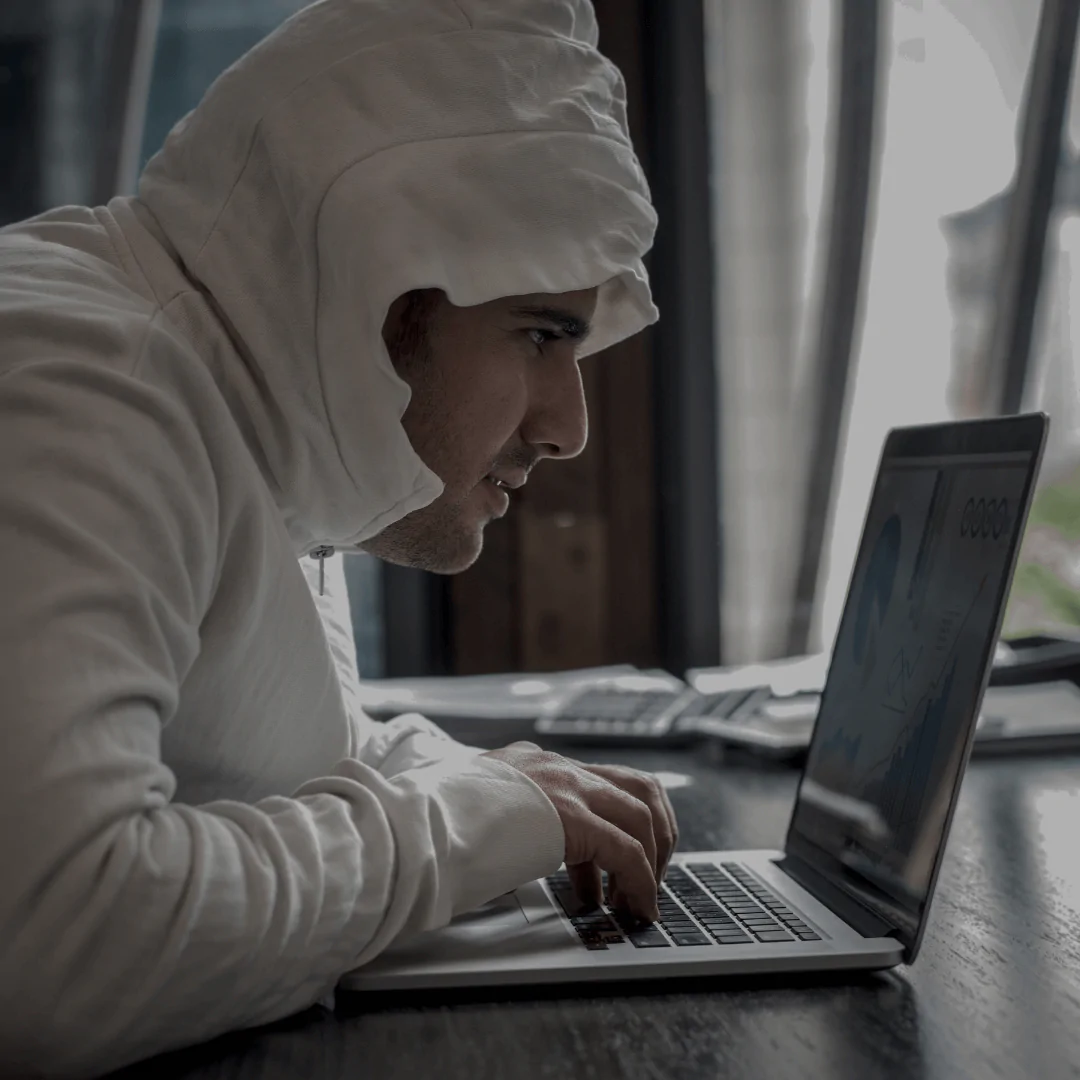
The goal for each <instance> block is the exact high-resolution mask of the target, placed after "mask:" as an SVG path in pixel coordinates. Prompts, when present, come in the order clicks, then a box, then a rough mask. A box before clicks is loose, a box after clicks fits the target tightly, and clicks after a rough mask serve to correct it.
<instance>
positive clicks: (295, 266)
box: [0, 0, 655, 1075]
mask: <svg viewBox="0 0 1080 1080" xmlns="http://www.w3.org/2000/svg"><path fill="white" fill-rule="evenodd" d="M595 43H596V26H595V23H594V18H593V14H592V11H591V8H590V7H589V6H588V4H587V3H586V2H585V0H459V2H455V0H326V2H324V3H320V4H316V5H314V6H313V7H311V8H308V9H306V10H305V11H303V12H301V13H300V14H299V15H297V16H296V17H295V18H293V19H291V20H290V21H289V22H288V23H286V24H285V26H284V27H283V28H282V29H281V30H279V31H278V32H277V33H275V34H274V35H272V36H271V37H270V38H269V39H267V41H265V42H264V43H263V44H262V45H260V46H259V47H258V48H257V49H256V50H255V51H254V52H253V53H251V54H249V55H248V56H247V57H245V58H244V59H243V60H241V61H240V63H239V64H237V65H236V66H235V67H234V68H232V69H231V70H230V71H229V72H227V73H226V74H225V75H224V76H223V77H222V78H221V79H220V80H219V81H218V82H217V83H216V84H215V85H214V87H213V88H212V89H211V90H210V92H209V93H208V95H207V97H206V99H205V100H204V101H203V103H202V104H201V105H200V106H199V107H198V108H197V109H196V110H195V111H194V113H193V114H191V115H190V116H189V117H187V118H186V119H185V120H183V121H182V122H181V123H180V124H179V125H178V126H177V128H176V130H175V131H174V132H173V133H172V135H171V136H170V137H169V140H168V142H167V144H166V146H165V148H164V150H163V151H162V152H161V153H160V154H159V155H157V157H155V158H154V159H153V161H152V162H151V163H150V165H149V166H148V168H147V170H146V172H145V174H144V175H143V177H142V180H141V183H140V187H139V194H138V197H136V198H131V199H128V198H121V199H115V200H113V201H112V202H111V203H110V204H109V205H108V206H107V207H98V208H96V209H85V208H65V209H61V210H57V211H54V212H51V213H48V214H45V215H43V216H41V217H39V218H36V219H34V220H32V221H29V222H24V223H22V224H20V225H16V226H13V227H11V228H9V229H6V230H3V231H0V462H2V471H0V598H2V601H0V733H2V752H0V867H2V870H0V1074H3V1075H13V1074H16V1075H26V1074H30V1073H33V1072H37V1071H41V1072H44V1073H47V1074H51V1075H89V1074H93V1073H97V1072H100V1071H103V1070H106V1069H111V1068H114V1067H117V1066H120V1065H122V1064H124V1063H125V1062H128V1061H131V1060H135V1059H138V1058H141V1057H144V1056H146V1055H149V1054H152V1053H155V1052H157V1051H161V1050H165V1049H168V1048H171V1047H176V1046H180V1045H182V1044H187V1043H192V1042H195V1041H198V1040H202V1039H206V1038H209V1037H211V1036H213V1035H215V1034H217V1033H219V1032H222V1031H225V1030H227V1029H231V1028H236V1027H240V1026H245V1025H252V1024H258V1023H263V1022H266V1021H270V1020H273V1019H275V1018H277V1017H281V1016H283V1015H286V1014H288V1013H290V1012H293V1011H296V1010H298V1009H301V1008H303V1007H305V1006H307V1005H309V1004H310V1003H312V1002H314V1001H316V1000H318V999H320V998H322V997H323V996H325V995H326V994H327V993H328V992H330V991H332V990H333V987H334V985H335V983H336V981H337V980H338V979H339V978H340V976H341V975H342V973H344V972H345V971H347V970H348V969H350V968H353V967H355V966H357V965H359V964H363V963H364V962H365V961H368V960H370V959H371V958H372V957H374V956H375V955H376V954H377V953H379V952H380V950H382V949H384V948H385V947H386V946H387V945H388V944H389V943H390V942H391V941H393V940H394V939H395V938H398V937H399V936H400V935H402V934H406V933H413V932H417V931H420V930H423V929H428V928H432V927H435V926H438V925H440V924H443V923H445V922H447V921H448V920H449V919H450V918H451V917H452V916H453V915H454V914H455V913H458V912H461V911H463V910H465V909H468V908H469V907H472V906H475V905H476V904H479V903H482V902H484V901H486V900H488V899H490V898H491V897H493V896H495V895H497V894H499V893H502V892H504V891H506V890H508V889H510V888H513V887H515V886H517V885H520V884H522V883H523V882H525V881H527V880H529V879H531V878H533V877H536V876H539V875H542V874H545V873H548V872H550V871H552V870H554V869H555V868H556V867H557V866H558V865H559V863H560V861H561V857H562V852H563V837H562V830H561V827H560V823H559V819H558V815H557V814H556V812H555V810H554V808H553V807H552V805H551V803H550V802H549V801H548V800H547V798H546V797H545V796H544V794H543V793H542V792H541V791H540V789H539V788H537V787H536V786H535V785H534V784H532V782H531V781H529V780H527V779H526V778H525V777H524V776H522V775H521V774H519V773H517V772H516V771H515V770H513V769H511V768H510V767H509V766H506V765H504V764H503V763H501V762H496V761H492V760H491V759H487V758H481V757H476V756H475V754H473V753H471V752H469V751H467V750H465V748H461V747H458V746H457V744H455V743H453V742H451V741H449V740H446V739H445V738H440V737H439V736H438V734H437V732H436V731H435V729H433V728H431V727H430V726H429V725H426V724H425V722H424V721H422V720H420V719H419V718H415V717H414V718H411V719H408V720H405V721H399V722H397V723H395V724H391V725H386V726H385V727H383V726H381V725H372V724H371V723H370V721H368V720H367V718H365V717H364V716H363V715H362V713H361V712H360V711H359V709H357V708H355V702H353V701H351V700H350V698H349V696H348V695H347V694H343V687H342V684H341V681H340V680H339V678H338V676H337V674H336V673H335V667H334V661H333V658H332V656H331V654H330V651H329V649H328V648H327V639H326V636H325V634H324V633H323V631H322V629H321V626H320V620H319V614H318V612H317V610H316V606H315V604H313V602H312V596H311V593H310V590H309V588H308V585H307V582H306V581H305V578H304V574H303V573H302V572H301V569H300V567H299V565H298V562H297V558H298V556H303V555H305V554H306V553H308V552H310V551H311V550H312V549H313V548H315V547H316V546H320V545H324V544H329V545H335V546H347V545H352V544H355V543H357V542H359V541H361V540H363V539H365V538H367V537H370V536H372V535H374V534H375V533H377V532H378V531H379V530H380V529H382V528H383V527H385V526H386V525H387V524H389V523H390V522H392V521H394V520H396V519H398V518H400V517H401V516H402V515H404V514H406V513H408V512H409V511H411V510H413V509H416V508H418V507H421V506H424V505H426V504H427V503H429V502H430V501H431V500H432V499H434V498H436V497H437V496H438V494H439V492H440V491H441V484H440V482H439V480H438V478H437V477H436V476H435V475H434V474H433V473H432V472H431V471H430V470H429V469H427V468H426V467H425V465H424V464H423V463H422V462H421V461H420V460H419V458H418V457H417V455H416V454H415V453H414V451H413V450H412V448H411V446H410V445H409V442H408V440H407V438H406V435H405V433H404V430H403V429H402V427H401V424H400V417H401V415H402V413H403V411H404V409H405V407H406V404H407V401H408V388H407V387H406V386H405V384H404V383H403V382H402V381H401V380H400V379H399V378H398V377H397V376H396V375H395V373H394V371H393V368H392V365H391V364H390V361H389V358H388V356H387V354H386V351H385V349H384V347H383V343H382V338H381V326H382V322H383V318H384V315H385V312H386V310H387V308H388V307H389V305H390V303H391V302H392V301H393V300H394V299H395V298H396V297H397V296H399V295H400V294H402V293H404V292H406V291H407V290H409V289H414V288H419V287H439V288H442V289H444V290H445V291H446V293H447V294H448V295H449V297H450V299H451V300H452V301H454V302H455V303H457V304H476V303H480V302H483V301H486V300H490V299H492V298H494V297H496V296H505V295H516V294H522V293H533V292H562V291H565V290H570V289H580V288H587V287H590V286H596V285H598V286H600V300H599V305H598V309H597V314H596V328H595V331H594V334H593V336H592V338H591V339H590V348H592V349H600V348H603V347H604V346H606V345H609V344H611V343H612V342H614V341H616V340H618V339H620V338H622V337H625V336H626V335H629V334H631V333H634V332H635V331H637V330H639V329H640V328H641V327H642V326H643V325H645V324H646V323H648V322H650V321H651V320H652V319H653V318H654V317H655V310H654V308H653V306H652V303H651V300H650V298H649V291H648V284H647V279H646V275H645V272H644V270H643V268H642V265H641V261H640V260H641V256H642V255H643V253H644V252H645V251H646V250H647V248H648V246H649V244H650V242H651V238H652V231H653V225H654V218H653V213H652V209H651V207H650V205H649V199H648V190H647V187H646V184H645V181H644V178H643V176H642V173H641V170H640V168H639V166H638V163H637V161H636V159H635V157H634V154H633V152H632V150H631V147H630V144H629V141H628V137H627V131H626V119H625V114H624V96H623V88H622V84H621V81H620V79H619V76H618V73H617V72H616V71H615V70H614V69H613V68H612V66H611V65H610V64H609V63H607V62H606V61H605V60H604V59H603V58H602V57H601V56H600V55H599V53H598V52H597V51H596V48H595ZM331 571H332V573H331V576H332V578H334V582H335V583H336V584H337V585H338V586H340V584H341V582H340V567H338V566H336V565H335V564H334V563H333V562H332V563H331Z"/></svg>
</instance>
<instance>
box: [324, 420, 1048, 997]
mask: <svg viewBox="0 0 1080 1080" xmlns="http://www.w3.org/2000/svg"><path fill="white" fill-rule="evenodd" d="M1047 425H1048V420H1047V418H1046V417H1045V416H1044V415H1042V414H1030V415H1024V416H1016V417H1007V418H1003V419H995V420H984V421H972V422H961V423H948V424H938V425H933V426H925V427H913V428H899V429H896V430H893V431H891V432H890V433H889V435H888V437H887V439H886V442H885V446H884V449H883V451H882V456H881V460H880V463H879V466H878V472H877V477H876V480H875V483H874V489H873V493H872V495H871V499H870V506H869V510H868V512H867V517H866V521H865V525H864V528H863V534H862V539H861V542H860V545H859V550H858V555H857V557H856V560H855V567H854V571H853V574H852V580H851V584H850V586H849V590H848V595H847V600H846V604H845V608H844V613H843V616H842V619H841V622H840V627H839V630H838V633H837V638H836V643H835V647H834V649H833V653H832V661H831V664H830V667H829V672H828V676H827V678H826V681H825V687H824V690H823V693H822V698H821V705H820V711H819V716H818V722H817V724H816V726H815V729H814V735H813V739H812V742H811V745H810V747H809V749H808V751H807V758H806V762H805V766H804V768H803V772H802V776H801V779H800V782H799V787H798V792H797V795H796V799H795V805H794V809H793V811H792V815H791V820H790V824H789V827H788V832H787V837H786V840H785V843H784V850H783V851H698V852H679V853H677V854H676V855H675V856H674V857H673V859H672V862H671V865H670V867H669V869H668V873H667V878H666V880H665V882H664V885H663V887H662V889H661V891H660V896H659V907H660V920H659V922H658V923H655V924H648V925H644V926H642V925H639V924H634V923H632V922H630V921H629V920H628V919H627V918H626V917H625V916H624V915H623V914H621V913H620V912H618V911H615V910H613V909H612V908H611V907H610V906H609V905H608V904H606V903H605V904H603V905H601V906H600V907H597V908H594V909H592V910H589V909H587V908H586V907H584V905H582V904H580V903H579V902H578V901H577V899H576V897H575V896H574V894H573V892H572V890H571V888H570V884H569V879H568V877H567V875H566V872H565V870H563V871H560V872H559V873H556V874H553V875H552V876H551V877H549V878H547V879H544V880H538V881H533V882H530V883H529V884H527V885H525V886H523V887H522V888H520V889H517V890H516V891H515V892H513V893H508V894H506V895H505V896H501V897H499V898H498V899H496V900H494V901H492V902H491V903H490V904H487V905H485V906H484V907H482V908H479V909H477V910H476V911H473V912H469V913H468V914H465V915H463V916H461V917H459V918H457V919H455V920H454V921H453V922H451V923H450V925H449V926H447V927H445V928H443V929H440V930H435V931H430V932H427V933H423V934H420V935H417V936H415V937H413V938H412V939H410V940H406V941H402V942H399V943H396V944H395V945H394V946H392V947H391V948H389V949H388V950H387V951H386V952H384V953H383V954H382V955H380V956H379V957H377V958H376V959H375V960H373V961H372V962H371V963H369V964H367V965H366V966H364V967H362V968H359V969H357V970H356V971H354V972H351V973H349V974H348V975H347V976H346V977H345V978H344V979H343V980H342V982H341V984H340V985H341V988H342V989H346V990H354V991H362V992H371V991H388V990H394V991H402V990H412V989H416V990H419V989H426V988H445V987H465V986H472V987H476V986H493V985H511V984H524V985H533V984H541V983H570V982H573V983H580V982H588V981H592V982H602V981H605V980H610V981H616V980H617V981H627V980H635V979H663V978H672V977H685V976H704V975H709V976H717V975H736V974H750V973H766V972H773V973H775V972H813V971H835V970H839V969H863V970H872V969H881V968H889V967H893V966H895V965H897V964H901V963H906V964H910V963H911V962H912V961H913V960H914V959H915V957H916V956H917V954H918V952H919V946H920V942H921V939H922V934H923V930H924V928H925V926H926V920H927V913H928V910H929V906H930V902H931V899H932V897H933V894H934V887H935V884H936V880H937V874H938V869H939V867H940V865H941V857H942V852H943V850H944V848H945V842H946V839H947V837H948V833H949V826H950V823H951V820H952V815H953V809H954V807H955V804H956V798H957V793H958V791H959V788H960V781H961V778H962V776H963V773H964V768H965V766H966V764H967V759H968V756H969V754H970V751H971V745H972V737H973V734H974V728H975V720H976V717H977V716H978V715H979V708H980V703H981V700H982V697H983V693H984V691H985V688H986V682H987V677H988V673H989V669H990V664H991V660H992V658H993V648H994V642H995V641H996V640H997V636H998V633H999V631H1000V624H1001V619H1002V611H1003V607H1004V601H1005V597H1006V595H1007V593H1008V589H1009V585H1010V582H1011V578H1012V574H1013V570H1014V567H1015V563H1016V556H1017V550H1018V547H1019V540H1020V537H1021V535H1022V534H1023V531H1024V525H1025V522H1026V518H1027V514H1028V509H1029V505H1030V502H1031V494H1032V489H1033V487H1034V480H1035V476H1036V473H1037V471H1038V467H1039V463H1040V461H1041V457H1042V450H1043V445H1044V442H1045V439H1046V431H1047Z"/></svg>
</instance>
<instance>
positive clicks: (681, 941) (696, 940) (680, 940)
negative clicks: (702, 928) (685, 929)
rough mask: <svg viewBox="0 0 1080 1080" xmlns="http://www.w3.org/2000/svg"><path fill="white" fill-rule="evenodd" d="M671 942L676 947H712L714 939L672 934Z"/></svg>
mask: <svg viewBox="0 0 1080 1080" xmlns="http://www.w3.org/2000/svg"><path fill="white" fill-rule="evenodd" d="M671 940H672V941H674V942H675V944H676V945H711V944H712V939H711V938H708V937H706V936H705V935H704V934H672V935H671Z"/></svg>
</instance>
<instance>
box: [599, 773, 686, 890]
mask: <svg viewBox="0 0 1080 1080" xmlns="http://www.w3.org/2000/svg"><path fill="white" fill-rule="evenodd" d="M585 768H586V769H587V770H588V771H589V772H591V773H592V774H593V775H594V776H599V777H602V778H603V779H605V780H608V781H609V782H610V783H612V784H614V785H615V786H616V787H619V788H621V789H622V790H623V791H626V792H627V793H628V794H630V795H632V796H633V797H634V798H635V799H638V800H639V801H640V802H643V803H645V805H646V806H648V808H649V812H650V814H651V817H652V828H653V843H654V846H655V849H656V860H655V863H654V865H655V866H656V882H657V885H659V884H660V882H661V881H663V880H664V872H665V871H666V870H667V865H668V863H669V862H670V861H671V855H672V852H673V851H674V850H675V844H676V842H677V841H678V835H679V833H678V826H677V825H676V824H675V811H674V809H673V807H672V805H671V800H670V799H668V797H667V792H666V791H664V788H663V786H662V785H661V783H660V781H659V780H657V779H656V777H655V776H653V775H652V774H651V773H641V772H638V771H636V770H634V769H624V768H622V767H621V766H619V765H587V766H585ZM616 824H618V822H616Z"/></svg>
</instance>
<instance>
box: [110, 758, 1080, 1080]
mask: <svg viewBox="0 0 1080 1080" xmlns="http://www.w3.org/2000/svg"><path fill="white" fill-rule="evenodd" d="M582 756H585V755H582ZM603 756H604V757H605V758H606V759H607V760H617V761H620V762H624V763H626V764H632V765H635V766H637V767H640V768H652V769H656V770H665V771H667V772H671V773H677V774H682V775H684V776H686V777H688V778H690V780H691V781H692V784H691V785H690V786H688V787H683V788H678V789H676V790H673V791H672V799H673V802H674V803H675V807H676V810H677V811H678V813H679V818H680V828H681V833H682V838H681V842H680V847H682V848H685V849H687V850H693V849H711V848H725V847H779V846H781V844H782V842H783V837H784V832H785V829H786V826H787V817H788V813H789V811H790V806H791V799H792V797H793V795H794V790H795V782H796V774H795V773H794V772H793V771H791V770H789V769H784V768H773V769H765V770H763V769H762V768H760V767H757V766H747V765H745V764H742V765H740V764H738V763H734V762H730V761H729V762H726V763H725V762H717V761H715V760H711V759H710V755H709V752H707V751H699V752H695V753H641V752H614V753H611V752H609V753H607V754H604V755H603ZM364 1009H366V1010H367V1011H366V1012H365V1011H362V1010H364ZM116 1075H117V1076H124V1077H125V1080H127V1078H131V1077H136V1076H139V1077H142V1076H153V1077H155V1078H157V1077H170V1078H176V1077H185V1078H188V1077H190V1078H192V1080H195V1078H199V1080H209V1078H211V1077H214V1078H224V1077H229V1078H241V1077H242V1078H245V1080H246V1078H252V1080H254V1078H260V1080H296V1078H299V1077H303V1078H305V1080H319V1078H324V1077H325V1078H337V1077H341V1078H346V1077H348V1078H350V1080H357V1078H363V1080H381V1078H383V1077H403V1078H407V1080H413V1078H421V1077H432V1078H438V1080H455V1078H461V1080H485V1078H491V1080H514V1078H530V1080H531V1078H534V1077H553V1078H558V1080H584V1078H597V1080H608V1078H613V1077H632V1078H634V1080H667V1078H671V1077H680V1078H684V1077H686V1078H689V1077H710V1078H711V1077H724V1078H732V1080H734V1078H743V1077H745V1078H747V1080H789V1078H790V1080H802V1078H805V1077H814V1078H819V1077H836V1078H837V1080H840V1078H843V1080H851V1078H858V1080H863V1078H867V1080H869V1078H874V1080H878V1078H887V1077H898V1078H899V1077H903V1078H905V1080H909V1078H913V1077H916V1078H927V1080H929V1078H941V1080H960V1078H963V1077H972V1078H979V1080H982V1078H984V1077H1017V1078H1024V1080H1031V1078H1034V1080H1061V1078H1065V1077H1080V756H1073V757H1068V758H1058V759H1052V758H1050V759H1047V758H1027V759H1019V760H986V761H977V762H974V763H973V764H972V765H971V766H970V767H969V769H968V774H967V777H966V779H965V781H964V790H963V793H962V796H961V800H960V804H959V807H958V810H957V814H956V819H955V823H954V826H953V833H952V837H951V839H950V843H949V848H948V852H947V854H946V861H945V866H944V867H943V870H942V874H941V879H940V884H939V888H938V893H937V897H936V899H935V902H934V906H933V910H932V912H931V922H930V926H929V929H928V931H927V935H926V940H925V943H924V945H923V951H922V953H921V955H920V957H919V959H918V960H917V961H916V963H915V964H914V965H913V967H912V968H910V969H906V968H900V969H897V970H896V971H894V972H887V973H881V974H874V975H867V976H857V977H854V978H848V979H847V980H846V981H837V980H835V979H834V980H832V981H830V982H828V983H824V984H823V983H821V982H815V981H813V980H806V979H802V980H798V981H796V980H795V979H787V980H780V981H773V982H763V981H760V980H759V981H756V982H745V981H744V982H742V983H740V984H739V985H738V986H732V985H730V984H729V985H728V986H725V987H724V988H720V987H716V988H711V987H706V988H705V989H702V990H696V991H694V992H690V993H688V992H685V991H684V990H680V991H678V992H675V993H665V992H663V990H662V989H661V988H660V987H655V986H654V987H649V988H646V987H640V986H639V987H638V988H637V989H636V990H635V991H633V992H630V993H623V994H621V995H619V996H606V995H605V994H604V993H603V992H601V991H594V990H588V989H584V988H576V989H571V990H570V991H568V992H567V991H563V992H561V993H559V994H554V993H552V992H551V991H545V992H526V993H524V994H523V995H522V996H520V997H517V998H515V999H514V1000H512V1001H509V1002H496V1001H492V1000H485V999H484V997H483V996H482V995H479V996H478V995H466V994H463V993H462V994H457V995H451V996H450V997H449V998H448V997H447V996H446V995H442V996H440V997H438V998H424V999H421V998H414V999H412V1000H411V1001H410V1002H409V1003H408V1004H402V1003H401V1002H399V1001H393V1000H392V999H391V1001H389V1002H384V1003H383V1004H382V1005H381V1006H380V1007H379V1008H378V1009H373V1008H372V1007H371V1006H370V1005H367V1004H366V1003H358V999H357V998H355V997H353V998H349V999H346V998H345V996H341V997H339V1002H338V1008H337V1011H336V1013H335V1012H331V1011H329V1010H326V1009H312V1010H310V1011H309V1012H307V1013H305V1014H303V1015H301V1016H299V1017H296V1018H294V1019H293V1020H290V1021H287V1022H285V1023H282V1024H278V1025H275V1026H274V1027H272V1028H268V1029H262V1030H257V1031H252V1032H244V1033H240V1034H236V1035H231V1036H226V1037H224V1038H222V1039H219V1040H217V1041H216V1042H214V1043H210V1044H207V1045H206V1046H203V1047H197V1048H195V1049H193V1050H190V1051H185V1052H182V1053H179V1054H174V1055H168V1056H165V1057H163V1058H159V1059H156V1060H155V1061H153V1062H151V1063H145V1064H143V1065H142V1066H138V1067H135V1068H133V1069H131V1070H127V1071H125V1072H124V1073H121V1074H116Z"/></svg>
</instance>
